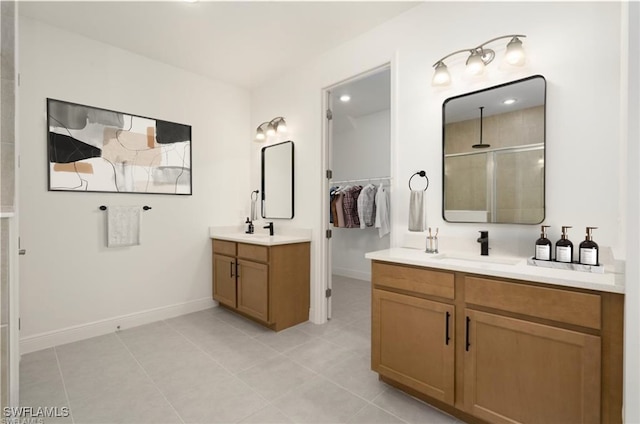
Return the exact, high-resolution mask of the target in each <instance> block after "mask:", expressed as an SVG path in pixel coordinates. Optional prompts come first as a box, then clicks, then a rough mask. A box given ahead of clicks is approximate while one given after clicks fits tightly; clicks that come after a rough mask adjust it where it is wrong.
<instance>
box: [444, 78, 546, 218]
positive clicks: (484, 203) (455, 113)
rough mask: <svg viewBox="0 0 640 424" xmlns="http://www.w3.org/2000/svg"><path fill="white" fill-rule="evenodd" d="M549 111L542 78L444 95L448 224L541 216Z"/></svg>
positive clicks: (445, 210) (446, 215) (446, 211)
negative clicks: (446, 97)
mask: <svg viewBox="0 0 640 424" xmlns="http://www.w3.org/2000/svg"><path fill="white" fill-rule="evenodd" d="M545 111H546V81H545V79H544V77H542V76H540V75H536V76H532V77H529V78H525V79H522V80H518V81H514V82H511V83H507V84H502V85H499V86H495V87H490V88H487V89H484V90H480V91H475V92H472V93H467V94H463V95H460V96H456V97H451V98H449V99H447V100H445V102H444V104H443V106H442V123H443V130H442V152H443V157H442V170H443V176H442V185H443V196H442V199H443V205H442V215H443V218H444V219H445V221H448V222H491V223H509V224H539V223H541V222H542V221H543V220H544V213H545V212H544V197H545V194H544V186H545V178H544V168H545V167H544V162H545V113H546V112H545Z"/></svg>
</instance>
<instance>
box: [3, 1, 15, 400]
mask: <svg viewBox="0 0 640 424" xmlns="http://www.w3.org/2000/svg"><path fill="white" fill-rule="evenodd" d="M15 8H16V5H15V2H13V1H4V0H3V1H1V2H0V49H1V60H0V82H1V85H0V112H1V113H0V115H1V117H2V118H1V120H0V162H1V174H0V212H2V218H1V219H0V260H1V269H0V283H1V290H0V320H1V321H0V326H1V329H2V331H1V339H0V380H1V381H0V383H1V386H0V395H1V396H0V402H1V404H2V405H1V406H2V408H4V407H5V406H6V405H7V395H8V392H9V390H8V380H7V376H8V350H9V349H8V347H9V345H8V342H9V339H8V337H9V331H8V329H9V326H8V324H9V259H10V255H9V236H10V234H9V231H10V225H11V222H10V220H11V219H12V218H9V217H8V216H11V214H13V212H14V209H15V82H16V73H15V33H16V19H15V16H16V14H15Z"/></svg>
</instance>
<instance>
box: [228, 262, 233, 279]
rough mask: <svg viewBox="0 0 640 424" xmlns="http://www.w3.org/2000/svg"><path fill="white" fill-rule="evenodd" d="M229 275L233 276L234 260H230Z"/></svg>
mask: <svg viewBox="0 0 640 424" xmlns="http://www.w3.org/2000/svg"><path fill="white" fill-rule="evenodd" d="M229 275H230V276H231V278H233V261H231V262H229Z"/></svg>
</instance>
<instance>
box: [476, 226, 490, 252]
mask: <svg viewBox="0 0 640 424" xmlns="http://www.w3.org/2000/svg"><path fill="white" fill-rule="evenodd" d="M478 243H480V254H481V255H482V256H489V231H480V237H478Z"/></svg>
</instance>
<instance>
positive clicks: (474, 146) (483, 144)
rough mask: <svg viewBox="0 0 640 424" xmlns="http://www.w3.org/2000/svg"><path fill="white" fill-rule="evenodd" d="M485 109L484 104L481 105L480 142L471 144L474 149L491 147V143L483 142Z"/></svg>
mask: <svg viewBox="0 0 640 424" xmlns="http://www.w3.org/2000/svg"><path fill="white" fill-rule="evenodd" d="M483 110H484V106H480V143H478V144H474V145H473V146H471V147H472V148H474V149H486V148H488V147H491V144H485V143H483V142H482V120H483V118H482V111H483Z"/></svg>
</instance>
